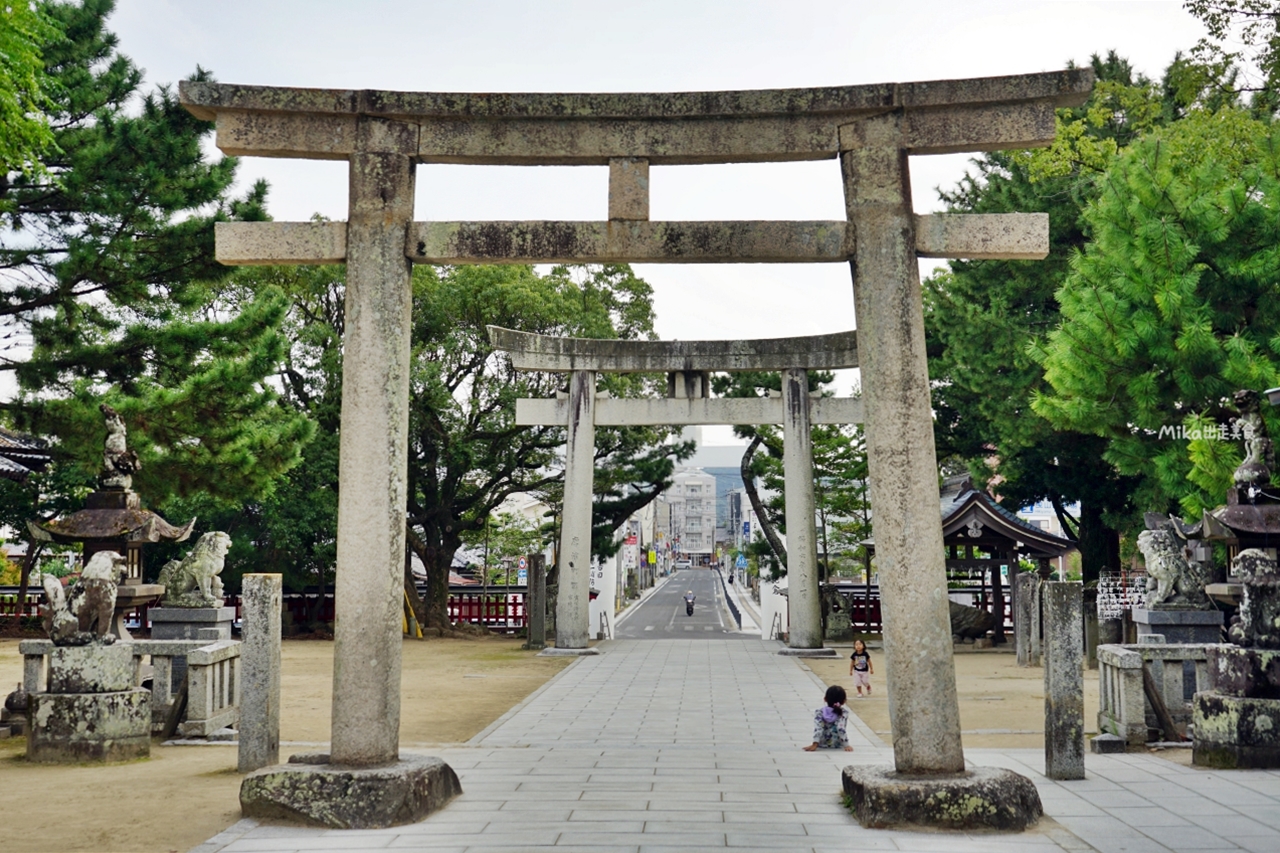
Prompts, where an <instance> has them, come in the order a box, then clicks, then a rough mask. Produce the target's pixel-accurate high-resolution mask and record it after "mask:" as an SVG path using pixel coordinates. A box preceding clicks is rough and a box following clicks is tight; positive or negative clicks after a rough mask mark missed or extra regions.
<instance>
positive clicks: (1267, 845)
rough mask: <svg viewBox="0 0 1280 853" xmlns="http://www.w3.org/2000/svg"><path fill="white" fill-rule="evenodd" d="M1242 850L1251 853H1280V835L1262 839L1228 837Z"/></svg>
mask: <svg viewBox="0 0 1280 853" xmlns="http://www.w3.org/2000/svg"><path fill="white" fill-rule="evenodd" d="M1228 837H1229V838H1230V839H1231V841H1233V842H1235V843H1236V844H1237V845H1238V846H1239V847H1240V848H1241V849H1243V850H1248V851H1249V853H1280V835H1274V834H1273V835H1270V836H1266V837H1260V836H1257V835H1246V836H1228Z"/></svg>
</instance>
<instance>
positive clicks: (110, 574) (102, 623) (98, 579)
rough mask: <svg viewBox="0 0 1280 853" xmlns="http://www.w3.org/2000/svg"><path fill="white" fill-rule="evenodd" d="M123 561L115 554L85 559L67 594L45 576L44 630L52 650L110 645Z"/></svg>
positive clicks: (105, 552) (55, 579) (124, 571)
mask: <svg viewBox="0 0 1280 853" xmlns="http://www.w3.org/2000/svg"><path fill="white" fill-rule="evenodd" d="M127 571H128V569H127V561H126V560H125V558H124V557H122V556H120V555H119V554H117V553H116V552H115V551H99V552H98V553H96V554H94V555H93V556H92V557H90V558H89V562H88V564H87V565H86V566H85V567H84V571H82V572H81V573H80V578H79V579H78V580H77V581H76V582H75V584H74V585H72V587H71V590H70V591H69V592H68V591H66V590H64V589H63V588H62V581H60V580H58V579H57V578H55V577H53V576H52V575H45V576H44V579H43V581H42V585H43V586H44V594H45V601H47V602H48V603H47V604H46V605H45V612H44V627H45V630H46V631H47V632H48V633H49V639H51V640H53V644H54V645H55V646H84V645H88V644H89V643H93V642H101V643H104V644H110V643H113V642H115V640H116V637H115V635H114V634H112V633H111V616H112V614H113V613H114V612H115V609H116V585H117V584H118V583H120V581H121V580H122V579H123V578H124V576H125V574H126V572H127Z"/></svg>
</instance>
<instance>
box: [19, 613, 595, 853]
mask: <svg viewBox="0 0 1280 853" xmlns="http://www.w3.org/2000/svg"><path fill="white" fill-rule="evenodd" d="M569 663H570V660H569V659H564V658H539V657H536V656H535V653H534V652H527V651H524V650H522V649H521V648H520V641H519V640H508V639H503V638H497V637H493V638H483V639H474V640H471V639H446V640H439V639H437V640H428V641H426V642H418V641H406V642H405V644H404V664H403V682H402V685H403V699H402V703H401V723H400V742H401V744H402V745H403V746H423V745H429V744H441V743H459V742H462V741H466V740H468V739H470V738H471V737H472V736H474V735H475V734H477V733H479V732H480V731H481V730H482V729H483V728H484V727H485V726H487V725H489V724H490V723H492V722H493V721H494V720H496V719H497V718H498V717H500V716H502V715H503V714H504V713H506V712H507V711H508V710H509V709H510V708H512V707H513V706H514V705H516V704H517V703H519V702H520V701H522V700H523V699H524V698H525V697H526V696H528V695H529V694H530V693H532V692H533V691H534V690H536V689H537V688H538V687H540V686H541V685H542V684H543V683H545V682H546V681H547V680H548V679H549V678H551V676H553V675H555V674H556V673H557V672H559V671H560V670H561V669H563V668H564V667H565V666H568V664H569ZM332 676H333V644H332V643H329V642H324V641H299V642H286V643H285V644H284V650H283V672H282V675H281V694H282V695H281V724H280V725H281V732H280V735H281V740H282V741H285V742H286V743H285V744H284V745H282V747H281V753H282V757H285V756H288V755H289V754H290V753H292V752H303V751H308V750H309V747H308V746H305V745H303V744H308V743H319V742H323V741H326V740H327V739H328V737H329V705H330V700H331V693H330V686H331V679H332ZM21 680H22V656H21V655H19V654H18V641H17V640H0V697H2V696H4V695H7V694H8V693H9V691H10V690H12V689H13V688H14V686H15V685H16V684H17V683H18V682H20V681H21ZM289 742H293V745H290V743H289ZM25 750H26V739H25V738H11V739H9V740H0V792H3V794H4V798H5V803H6V809H5V819H4V828H3V830H2V833H3V834H2V835H0V850H3V851H5V853H78V851H85V853H116V852H117V851H140V853H142V852H143V851H145V853H167V851H186V850H189V849H190V848H192V847H194V846H196V845H197V844H200V843H201V842H203V841H204V840H205V839H207V838H209V837H210V836H212V835H215V834H217V833H218V832H221V831H222V830H223V829H225V828H226V827H228V826H230V825H231V824H232V823H234V822H235V821H236V820H238V819H239V818H240V805H239V801H238V796H237V795H238V792H239V790H240V779H241V776H240V774H239V773H237V772H236V769H235V767H236V750H235V747H234V746H222V745H217V746H215V745H210V746H160V745H159V743H158V742H153V746H152V750H151V758H150V759H148V760H141V761H133V762H127V763H122V764H113V765H78V766H71V767H66V766H47V765H34V764H28V763H27V762H26V761H25V759H24V758H23V756H24V754H25Z"/></svg>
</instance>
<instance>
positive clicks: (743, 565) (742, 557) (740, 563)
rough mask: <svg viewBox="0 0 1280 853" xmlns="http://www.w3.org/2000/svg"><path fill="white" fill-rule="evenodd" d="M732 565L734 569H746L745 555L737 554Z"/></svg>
mask: <svg viewBox="0 0 1280 853" xmlns="http://www.w3.org/2000/svg"><path fill="white" fill-rule="evenodd" d="M733 565H734V567H735V568H738V569H745V568H746V567H747V555H746V554H739V555H738V559H737V561H736V562H735V563H734V564H733Z"/></svg>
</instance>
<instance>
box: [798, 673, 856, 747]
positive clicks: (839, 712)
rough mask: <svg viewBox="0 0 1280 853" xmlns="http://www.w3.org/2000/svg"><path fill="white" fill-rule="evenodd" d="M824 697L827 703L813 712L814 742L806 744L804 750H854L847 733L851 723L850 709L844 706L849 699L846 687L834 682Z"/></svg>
mask: <svg viewBox="0 0 1280 853" xmlns="http://www.w3.org/2000/svg"><path fill="white" fill-rule="evenodd" d="M824 698H825V699H826V702H827V704H826V705H825V706H823V707H821V708H819V709H818V710H816V711H814V712H813V743H811V744H809V745H808V746H806V747H805V748H804V751H805V752H813V751H814V750H815V749H819V748H821V749H841V748H843V749H844V751H845V752H853V747H851V746H849V737H848V735H847V734H846V733H845V730H846V728H847V727H848V725H849V709H848V708H846V707H845V706H844V703H845V700H847V699H848V696H846V695H845V692H844V688H843V687H841V686H839V685H838V684H833V685H832V686H830V687H828V688H827V695H826V696H825V697H824Z"/></svg>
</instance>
